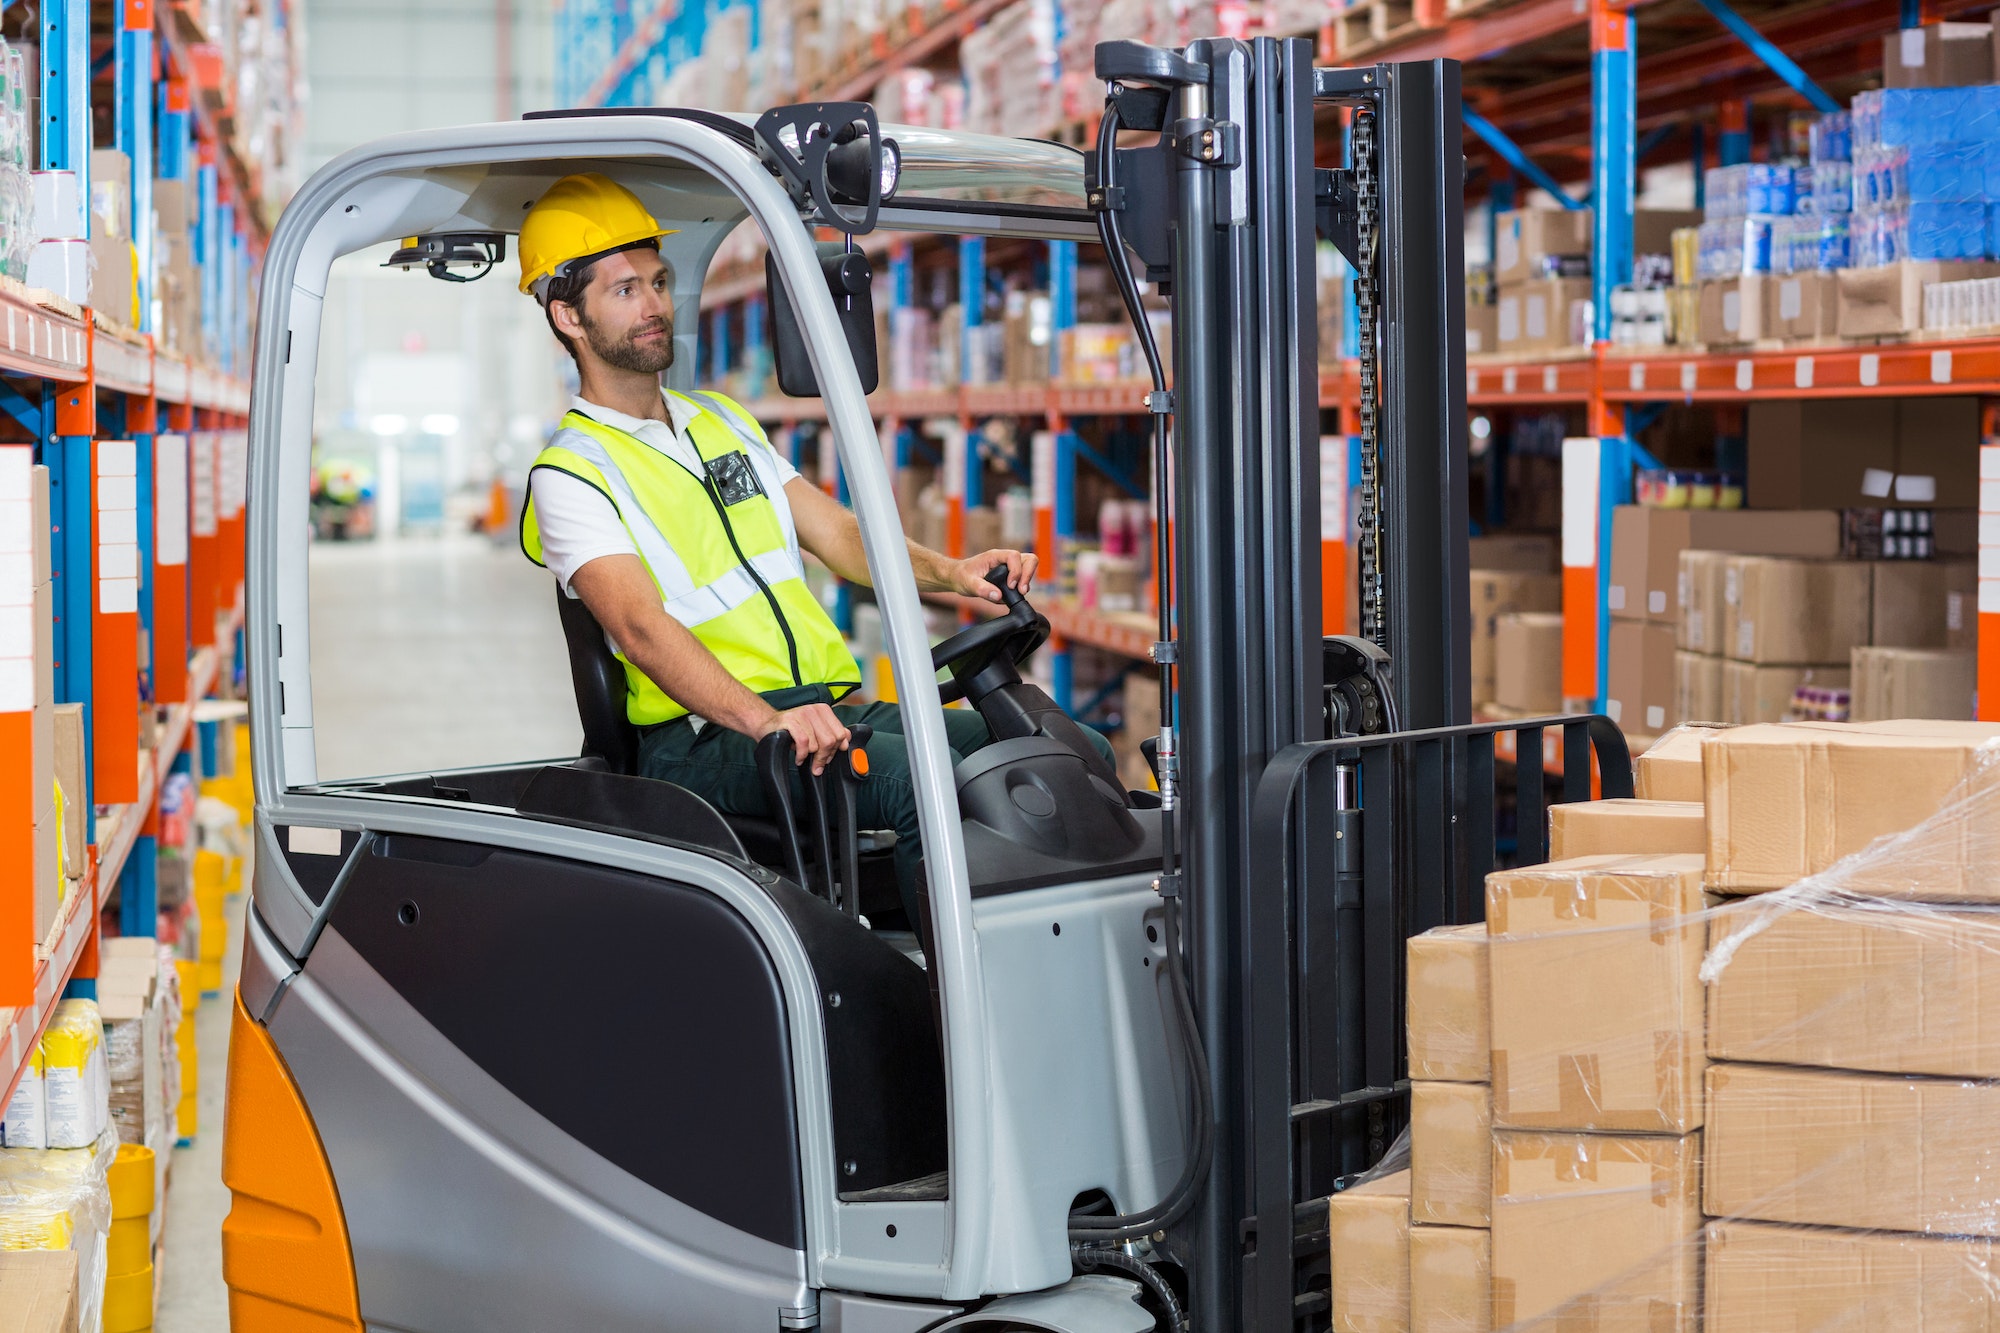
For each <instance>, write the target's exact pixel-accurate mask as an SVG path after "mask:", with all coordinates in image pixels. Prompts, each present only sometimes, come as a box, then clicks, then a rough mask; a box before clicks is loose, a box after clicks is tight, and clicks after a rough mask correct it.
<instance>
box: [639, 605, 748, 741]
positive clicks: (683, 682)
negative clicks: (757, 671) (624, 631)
mask: <svg viewBox="0 0 2000 1333" xmlns="http://www.w3.org/2000/svg"><path fill="white" fill-rule="evenodd" d="M635 637H636V638H637V640H638V642H636V643H627V642H626V641H625V640H624V639H622V638H621V639H620V640H619V641H618V646H619V647H620V648H621V649H623V650H624V653H625V656H626V657H627V658H628V659H630V661H631V662H632V664H633V665H635V666H637V667H638V668H639V669H640V670H641V671H643V672H645V673H646V675H647V676H648V677H649V678H650V679H651V680H652V681H653V682H654V683H655V684H657V685H658V686H659V687H660V688H661V689H662V690H664V691H665V692H666V693H667V694H668V695H669V696H670V697H671V698H672V699H673V700H674V701H675V702H676V703H678V704H680V705H681V706H682V707H683V708H686V709H687V710H688V711H689V712H690V713H693V714H694V715H695V716H696V717H700V718H705V719H706V720H708V721H710V722H714V723H716V724H718V725H720V726H725V727H728V728H729V729H730V730H731V731H740V732H742V733H743V734H744V735H746V736H761V735H763V733H764V728H765V727H766V726H768V725H769V723H770V720H771V718H772V717H774V716H775V715H776V711H777V710H775V709H773V708H772V707H771V705H770V704H768V703H766V702H765V701H764V700H763V699H762V698H760V697H759V696H758V695H757V694H756V693H755V692H754V691H753V690H751V689H750V688H749V687H748V686H746V685H744V684H743V682H742V681H740V680H737V679H736V677H734V676H732V675H730V674H729V671H728V669H727V668H726V667H724V666H723V665H722V663H721V662H720V661H718V660H717V659H716V656H715V654H714V653H712V652H710V651H709V650H708V645H706V644H704V643H703V642H702V641H701V640H700V639H698V638H696V637H695V636H694V632H693V631H692V630H690V629H688V627H687V626H685V625H683V624H681V623H680V622H679V621H677V620H675V619H673V618H672V617H671V616H666V615H662V616H659V617H658V618H657V619H653V618H649V619H648V623H647V624H646V625H645V626H644V627H643V628H640V629H639V630H638V632H637V634H636V636H635Z"/></svg>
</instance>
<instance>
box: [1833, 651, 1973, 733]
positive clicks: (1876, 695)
mask: <svg viewBox="0 0 2000 1333" xmlns="http://www.w3.org/2000/svg"><path fill="white" fill-rule="evenodd" d="M1978 675H1979V655H1978V654H1977V653H1976V652H1973V651H1972V650H1970V649H1967V650H1964V651H1956V652H1955V651H1951V650H1948V649H1943V648H1856V649H1855V650H1854V702H1853V706H1852V717H1853V719H1854V721H1856V722H1886V721H1888V720H1889V719H1891V718H1903V717H1925V718H1947V719H1952V720H1956V721H1961V722H1969V721H1971V720H1972V718H1973V712H1974V709H1973V696H1974V694H1975V693H1976V692H1977V690H1978V687H1979V680H1978Z"/></svg>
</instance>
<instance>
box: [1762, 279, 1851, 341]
mask: <svg viewBox="0 0 2000 1333" xmlns="http://www.w3.org/2000/svg"><path fill="white" fill-rule="evenodd" d="M1770 281H1771V293H1772V294H1771V317H1772V332H1773V335H1774V336H1776V337H1779V338H1783V339H1785V340H1786V341H1787V342H1817V341H1820V340H1821V339H1826V338H1832V337H1835V336H1836V335H1837V334H1838V333H1839V330H1840V281H1839V279H1838V278H1836V277H1835V276H1834V275H1833V274H1832V273H1796V274H1792V275H1791V276H1789V277H1774V278H1772V279H1771V280H1770Z"/></svg>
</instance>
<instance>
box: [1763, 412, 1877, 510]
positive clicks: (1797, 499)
mask: <svg viewBox="0 0 2000 1333" xmlns="http://www.w3.org/2000/svg"><path fill="white" fill-rule="evenodd" d="M1745 424H1746V432H1747V433H1746V452H1747V463H1748V467H1747V470H1746V471H1747V475H1746V476H1745V478H1744V482H1745V487H1746V498H1747V499H1748V500H1749V502H1750V507H1751V508H1752V509H1847V508H1853V507H1856V506H1867V505H1880V504H1882V503H1884V501H1883V499H1882V497H1883V496H1884V495H1887V494H1888V493H1889V490H1890V489H1891V483H1890V481H1889V478H1890V477H1892V476H1893V475H1894V473H1895V470H1896V400H1895V399H1893V398H1839V399H1832V398H1806V399H1798V398H1792V399H1780V400H1777V401H1773V402H1754V403H1751V404H1750V409H1749V412H1748V413H1747V414H1746V422H1745Z"/></svg>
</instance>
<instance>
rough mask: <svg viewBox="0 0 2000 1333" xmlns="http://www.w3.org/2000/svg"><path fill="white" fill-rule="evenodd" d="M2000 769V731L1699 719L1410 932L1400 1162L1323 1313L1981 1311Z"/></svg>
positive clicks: (1982, 1324) (1731, 1330)
mask: <svg viewBox="0 0 2000 1333" xmlns="http://www.w3.org/2000/svg"><path fill="white" fill-rule="evenodd" d="M1996 775H2000V726H1988V725H1983V724H1974V723H1951V722H1921V721H1919V722H1896V723H1876V724H1868V725H1851V724H1829V723H1798V724H1788V725H1776V726H1774V725H1758V726H1747V727H1741V728H1683V729H1680V730H1678V731H1675V732H1673V733H1671V734H1669V735H1668V736H1667V737H1665V738H1663V739H1662V740H1661V741H1660V743H1659V744H1658V745H1656V746H1655V747H1654V748H1653V749H1652V750H1650V751H1648V752H1647V754H1645V755H1644V756H1642V757H1641V759H1640V760H1639V763H1638V774H1637V777H1638V784H1637V785H1638V789H1639V791H1640V792H1641V796H1642V799H1640V800H1635V801H1604V802H1596V803H1592V804H1588V805H1576V806H1558V807H1555V809H1554V810H1552V811H1551V829H1550V832H1551V848H1552V851H1553V853H1554V854H1555V855H1556V856H1557V857H1558V859H1557V860H1555V861H1552V862H1551V863H1549V864H1547V865H1543V866H1537V867H1532V868H1527V869H1522V870H1512V871H1502V872H1497V873H1495V874H1493V875H1491V876H1490V877H1489V878H1488V881H1487V923H1486V926H1485V927H1484V928H1483V929H1482V928H1481V927H1476V926H1475V927H1459V928H1450V929H1445V930H1439V931H1433V932H1431V933H1430V934H1428V935H1423V936H1419V937H1417V938H1416V939H1413V940H1411V941H1410V944H1409V954H1408V967H1407V972H1406V975H1407V978H1408V983H1409V988H1410V989H1409V1007H1408V1015H1409V1021H1410V1032H1409V1050H1410V1077H1411V1080H1412V1084H1411V1086H1412V1093H1411V1132H1410V1149H1411V1170H1410V1172H1408V1173H1402V1174H1399V1176H1397V1177H1390V1178H1388V1179H1386V1180H1383V1181H1378V1182H1375V1183H1374V1184H1372V1185H1371V1186H1370V1187H1368V1193H1366V1194H1363V1195H1361V1196H1360V1197H1356V1198H1349V1197H1348V1196H1344V1195H1343V1196H1336V1197H1335V1199H1334V1200H1333V1201H1332V1205H1331V1207H1330V1216H1331V1218H1332V1226H1331V1228H1330V1230H1331V1234H1332V1238H1333V1245H1334V1253H1333V1273H1334V1284H1335V1285H1334V1291H1333V1307H1334V1312H1335V1314H1334V1327H1335V1328H1336V1329H1350V1328H1351V1329H1378V1328H1407V1329H1412V1330H1425V1329H1452V1330H1455V1331H1456V1330H1487V1329H1500V1328H1507V1327H1512V1326H1516V1325H1518V1326H1522V1327H1552V1328H1564V1329H1588V1330H1608V1329H1612V1328H1645V1329H1648V1330H1663V1329H1672V1330H1693V1329H1696V1328H1699V1327H1705V1328H1707V1329H1708V1330H1710V1333H1752V1331H1753V1330H1754V1333H1768V1331H1769V1330H1773V1329H1819V1328H1829V1327H1852V1328H1869V1329H1875V1328H1884V1329H1887V1328H1940V1329H1941V1328H1953V1329H1959V1328H1966V1329H1970V1328H1988V1327H1991V1326H1992V1322H1993V1317H1994V1311H1995V1309H1996V1308H2000V1303H1997V1302H1996V1301H1995V1298H1994V1295H1993V1293H1994V1291H1995V1290H2000V1281H1996V1279H2000V1264H1996V1259H2000V1255H1996V1253H1995V1250H1994V1244H1995V1240H1996V1238H2000V1222H1996V1220H1995V1218H1996V1216H2000V1187H1996V1185H1995V1183H1994V1172H1993V1168H1992V1162H1993V1161H1994V1159H1995V1158H1996V1156H2000V1129H1996V1128H1995V1127H1996V1126H2000V1001H1997V1000H1996V997H2000V980H1996V978H2000V971H1996V967H1997V966H2000V965H1996V963H1995V961H1994V960H1995V959H1996V958H2000V917H1995V916H1994V907H1993V904H1995V903H1997V902H2000V856H1995V854H1994V852H1995V843H1996V835H1995V833H1994V832H1993V830H1995V829H1996V828H2000V776H1996ZM1691 797H1692V798H1696V799H1688V798H1691ZM1885 835H1887V836H1885ZM1857 853H1859V855H1856V854H1857ZM1843 858H1846V859H1843ZM1773 893H1775V894H1776V896H1774V897H1758V896H1754V895H1764V894H1773ZM1481 1031H1484V1032H1485V1033H1486V1038H1485V1041H1484V1043H1483V1045H1482V1043H1481V1042H1480V1041H1479V1039H1478V1036H1477V1034H1478V1033H1479V1032H1481ZM1480 1078H1484V1079H1486V1080H1489V1081H1490V1082H1488V1083H1481V1082H1479V1081H1477V1080H1478V1079H1480ZM1489 1091H1490V1101H1489ZM1488 1116H1490V1127H1489V1122H1488V1120H1487V1119H1486V1117H1488ZM1482 1172H1483V1173H1484V1174H1483V1176H1482V1174H1481V1173H1482ZM1398 1203H1401V1204H1402V1205H1403V1207H1404V1209H1405V1211H1402V1212H1399V1211H1398V1209H1397V1204H1398ZM1364 1223H1365V1225H1364ZM1398 1223H1400V1225H1401V1226H1402V1228H1403V1234H1404V1235H1405V1237H1406V1240H1407V1251H1406V1252H1405V1253H1403V1254H1401V1255H1400V1256H1399V1255H1398V1254H1397V1253H1396V1252H1395V1251H1394V1248H1393V1238H1394V1237H1393V1234H1392V1233H1393V1230H1394V1226H1395V1225H1396V1224H1398ZM1482 1228H1483V1229H1482ZM1482 1261H1483V1263H1484V1269H1483V1271H1484V1272H1485V1274H1486V1278H1485V1281H1484V1283H1483V1284H1481V1283H1480V1282H1479V1281H1478V1280H1477V1274H1478V1273H1479V1272H1480V1271H1482V1270H1481V1263H1482ZM1343 1278H1345V1279H1346V1280H1347V1282H1348V1284H1349V1285H1348V1287H1347V1289H1346V1290H1345V1291H1343V1288H1342V1285H1341V1284H1342V1281H1343ZM1482 1285H1483V1291H1484V1296H1485V1299H1484V1301H1483V1302H1481V1301H1480V1300H1478V1299H1477V1297H1478V1295H1479V1292H1480V1290H1481V1288H1482ZM1399 1299H1400V1301H1401V1304H1396V1302H1397V1301H1398V1300H1399ZM1356 1301H1359V1302H1360V1307H1359V1309H1358V1310H1357V1307H1356V1304H1355V1302H1356ZM1427 1311H1441V1312H1443V1313H1440V1314H1439V1315H1437V1316H1436V1317H1434V1318H1433V1317H1432V1316H1430V1315H1427V1314H1426V1313H1425V1312H1427Z"/></svg>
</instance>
